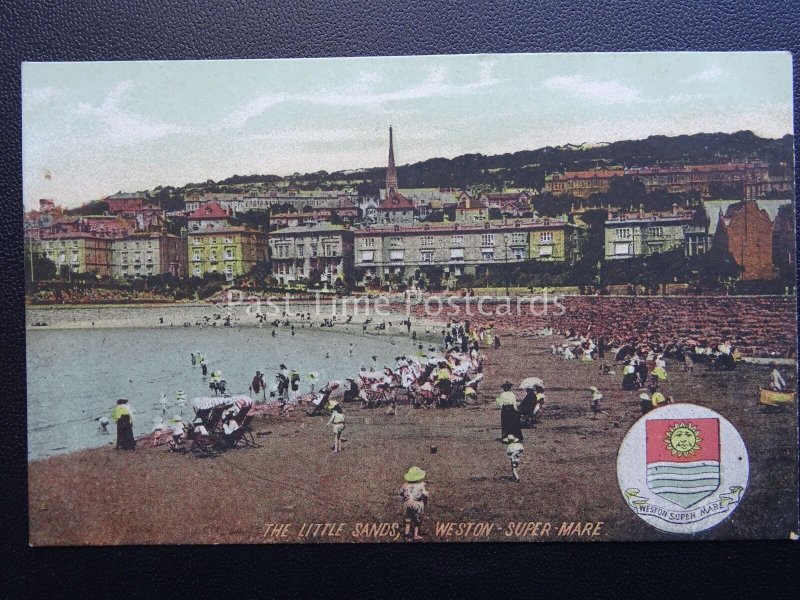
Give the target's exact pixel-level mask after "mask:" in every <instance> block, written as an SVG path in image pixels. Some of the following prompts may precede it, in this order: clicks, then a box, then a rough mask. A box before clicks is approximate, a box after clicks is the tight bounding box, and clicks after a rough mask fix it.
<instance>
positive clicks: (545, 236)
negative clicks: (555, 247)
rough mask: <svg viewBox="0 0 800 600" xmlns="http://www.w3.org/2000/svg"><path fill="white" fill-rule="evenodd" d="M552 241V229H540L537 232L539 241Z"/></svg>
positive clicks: (543, 242) (547, 242)
mask: <svg viewBox="0 0 800 600" xmlns="http://www.w3.org/2000/svg"><path fill="white" fill-rule="evenodd" d="M552 241H553V232H552V231H542V232H541V233H540V234H539V242H540V243H542V244H549V243H551V242H552Z"/></svg>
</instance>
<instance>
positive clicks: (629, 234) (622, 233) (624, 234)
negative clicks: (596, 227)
mask: <svg viewBox="0 0 800 600" xmlns="http://www.w3.org/2000/svg"><path fill="white" fill-rule="evenodd" d="M631 238H633V230H632V229H631V228H630V227H620V228H619V229H617V239H618V240H629V239H631Z"/></svg>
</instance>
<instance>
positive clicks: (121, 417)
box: [111, 398, 136, 450]
mask: <svg viewBox="0 0 800 600" xmlns="http://www.w3.org/2000/svg"><path fill="white" fill-rule="evenodd" d="M111 418H112V419H114V420H115V421H116V422H117V450H136V440H135V439H134V437H133V411H132V410H131V407H130V406H129V405H128V401H127V400H126V399H125V398H120V399H119V400H117V406H116V407H115V408H114V412H113V413H111Z"/></svg>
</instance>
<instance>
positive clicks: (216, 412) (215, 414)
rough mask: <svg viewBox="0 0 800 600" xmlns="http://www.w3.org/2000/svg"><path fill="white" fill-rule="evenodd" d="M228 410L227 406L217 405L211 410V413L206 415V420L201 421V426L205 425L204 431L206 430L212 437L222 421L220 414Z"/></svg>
mask: <svg viewBox="0 0 800 600" xmlns="http://www.w3.org/2000/svg"><path fill="white" fill-rule="evenodd" d="M229 408H230V406H229V405H225V404H218V405H217V406H215V407H214V408H212V409H211V413H210V414H209V415H208V420H206V419H203V425H205V426H206V429H208V433H210V434H211V435H213V434H214V432H216V430H217V429H218V428H219V426H220V423H221V421H222V413H224V412H225V411H226V410H228V409H229Z"/></svg>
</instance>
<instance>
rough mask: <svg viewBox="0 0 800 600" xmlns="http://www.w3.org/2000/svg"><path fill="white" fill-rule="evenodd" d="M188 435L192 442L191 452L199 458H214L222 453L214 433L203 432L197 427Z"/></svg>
mask: <svg viewBox="0 0 800 600" xmlns="http://www.w3.org/2000/svg"><path fill="white" fill-rule="evenodd" d="M188 437H189V440H191V442H192V446H191V448H190V452H191V453H192V454H193V455H194V456H196V457H197V458H214V457H215V456H220V455H221V454H222V451H221V450H220V448H219V444H218V443H217V438H216V436H215V435H214V434H212V433H201V432H200V431H198V430H197V429H196V428H195V429H193V430H192V431H190V432H189V434H188Z"/></svg>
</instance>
